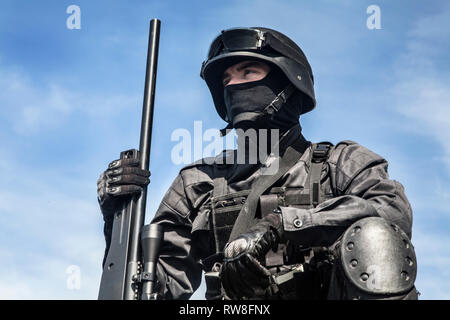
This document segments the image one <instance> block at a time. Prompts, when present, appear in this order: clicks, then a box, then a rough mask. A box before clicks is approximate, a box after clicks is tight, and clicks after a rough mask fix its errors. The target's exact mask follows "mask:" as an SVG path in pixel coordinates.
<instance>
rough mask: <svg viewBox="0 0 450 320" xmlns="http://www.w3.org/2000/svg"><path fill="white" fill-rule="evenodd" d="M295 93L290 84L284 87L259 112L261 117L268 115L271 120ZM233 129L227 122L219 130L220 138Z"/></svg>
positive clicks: (231, 124)
mask: <svg viewBox="0 0 450 320" xmlns="http://www.w3.org/2000/svg"><path fill="white" fill-rule="evenodd" d="M294 92H295V87H294V85H292V84H289V85H288V86H286V87H285V88H284V89H283V90H281V92H280V93H279V94H278V95H277V96H276V97H275V99H273V101H272V102H271V103H269V104H268V105H267V107H265V108H264V110H263V111H262V112H261V117H263V116H266V115H269V116H271V118H273V117H274V115H275V113H277V112H278V111H279V110H280V109H281V108H282V107H283V106H284V105H285V104H286V101H287V100H288V99H289V98H290V97H291V95H292V94H293V93H294ZM231 129H233V123H232V122H228V125H227V126H226V127H225V128H223V129H221V130H220V136H221V137H224V136H225V135H227V133H228V132H230V131H231Z"/></svg>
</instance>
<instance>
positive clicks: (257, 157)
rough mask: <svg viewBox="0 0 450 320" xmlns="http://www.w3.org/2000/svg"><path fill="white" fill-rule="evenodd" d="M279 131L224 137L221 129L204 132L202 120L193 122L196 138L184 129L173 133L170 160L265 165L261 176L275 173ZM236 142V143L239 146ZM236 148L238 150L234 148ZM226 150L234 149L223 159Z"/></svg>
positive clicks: (239, 132) (240, 131) (251, 131)
mask: <svg viewBox="0 0 450 320" xmlns="http://www.w3.org/2000/svg"><path fill="white" fill-rule="evenodd" d="M279 138H280V136H279V130H278V129H270V130H269V129H251V128H250V129H247V130H243V129H235V130H234V131H230V132H229V133H228V134H227V135H226V136H225V138H223V137H221V136H220V131H219V130H218V129H207V130H205V131H203V126H202V121H194V131H193V135H192V134H191V132H190V131H189V130H187V129H185V128H179V129H176V130H174V131H173V132H172V135H171V141H174V142H177V144H176V145H175V146H173V147H172V151H171V160H172V163H174V164H177V165H178V164H190V163H192V162H193V161H194V159H203V161H204V162H205V163H206V164H213V163H216V164H219V165H221V164H256V163H261V164H263V167H262V169H261V170H262V172H261V173H262V174H274V173H275V172H276V171H277V170H278V162H279V161H278V160H279V145H278V141H279ZM236 142H237V143H236ZM236 145H237V148H235V147H236ZM223 150H231V154H230V153H228V156H227V155H225V156H221V155H222V154H223Z"/></svg>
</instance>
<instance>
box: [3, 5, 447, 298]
mask: <svg viewBox="0 0 450 320" xmlns="http://www.w3.org/2000/svg"><path fill="white" fill-rule="evenodd" d="M72 4H75V5H78V6H79V7H80V9H81V29H79V30H69V29H67V27H66V20H67V18H68V17H69V14H67V13H66V9H67V7H68V6H69V5H72ZM373 4H375V5H378V6H379V7H380V10H381V29H379V30H369V29H368V28H367V27H366V20H367V18H368V17H369V15H368V14H367V13H366V9H367V7H368V6H369V5H373ZM154 17H157V18H159V19H161V20H162V29H161V40H160V56H159V57H160V58H159V69H158V78H157V94H156V101H155V102H156V109H155V119H154V133H153V140H152V154H151V164H150V166H151V171H152V182H151V184H150V186H149V192H148V193H149V196H148V197H149V198H148V203H149V204H148V210H147V220H150V219H151V217H152V216H153V213H154V212H155V210H156V208H157V206H158V205H159V202H160V200H161V198H162V196H163V195H164V193H165V191H166V190H167V188H168V187H169V185H170V184H171V182H172V180H173V179H174V178H175V176H176V175H177V173H178V170H179V169H180V168H181V167H182V165H176V164H174V163H173V162H172V161H171V150H172V148H173V147H174V145H175V144H176V143H175V142H173V141H171V139H170V137H171V133H172V132H173V131H174V130H175V129H178V128H185V129H187V130H189V131H191V132H192V131H193V127H194V121H197V120H201V121H203V122H202V126H203V128H204V129H207V128H222V127H223V125H224V123H223V121H222V120H221V119H220V118H219V117H218V116H217V115H216V113H215V110H214V107H213V105H212V100H211V98H210V95H209V91H208V89H207V87H206V85H205V84H204V82H203V80H202V79H201V78H200V77H199V71H200V65H201V62H202V61H203V59H204V58H205V56H206V52H207V49H208V46H209V44H210V42H211V40H212V39H213V38H214V37H215V36H216V35H217V34H218V33H219V32H220V30H222V29H226V28H230V27H236V26H266V27H269V28H274V29H277V30H279V31H281V32H283V33H285V34H286V35H288V36H289V37H291V38H292V39H293V40H294V41H296V42H297V43H298V44H299V45H300V46H301V47H302V48H303V49H304V51H305V53H306V55H307V56H308V59H309V61H310V63H311V65H312V68H313V71H314V76H315V83H316V85H315V89H316V97H317V100H318V106H317V108H316V109H315V110H314V111H313V112H311V113H309V114H307V115H304V116H302V117H301V119H300V121H301V124H302V126H303V132H304V135H305V136H306V137H307V138H308V139H310V140H312V141H322V140H328V141H332V142H334V143H337V142H339V141H341V140H345V139H350V140H354V141H357V142H358V143H360V144H362V145H364V146H366V147H368V148H370V149H372V150H373V151H375V152H377V153H378V154H380V155H382V156H384V157H385V158H386V159H387V160H388V161H389V164H390V165H389V170H390V171H389V172H390V175H391V177H392V178H393V179H396V180H398V181H400V182H401V183H402V184H403V185H404V186H405V190H406V194H407V196H408V198H409V200H410V202H411V204H412V208H413V211H414V225H413V243H414V245H415V248H416V253H417V256H418V265H419V270H418V277H417V281H416V285H417V288H418V289H419V291H420V292H421V293H422V295H421V298H423V299H450V271H449V270H450V234H449V233H448V232H447V230H448V228H449V226H450V213H449V211H450V210H449V209H448V208H450V188H449V186H448V182H449V177H450V146H449V144H448V143H447V140H448V138H449V137H450V110H449V107H448V101H450V66H449V61H450V59H449V54H448V52H450V50H449V49H450V48H449V47H450V43H449V41H448V39H450V5H449V4H448V1H438V0H430V1H427V2H426V3H425V2H423V1H406V0H403V1H400V0H397V1H385V0H383V1H381V0H380V1H358V2H356V1H347V0H339V1H331V0H318V1H306V0H303V1H300V0H296V1H289V0H283V1H280V0H277V1H274V0H265V1H253V0H246V1H226V2H222V1H221V2H211V1H164V2H163V1H133V5H131V4H130V2H128V1H86V0H84V1H82V0H73V1H39V2H38V1H12V0H11V1H8V0H3V1H2V2H1V4H0V87H1V89H2V90H0V105H1V108H0V139H1V141H2V143H1V144H0V172H1V174H2V183H1V184H0V261H2V267H1V268H0V298H2V299H96V297H97V290H98V285H99V280H100V276H101V259H102V256H103V248H104V240H103V235H102V219H101V215H100V212H99V209H98V206H97V201H96V180H97V178H98V176H99V174H100V173H101V172H102V171H103V170H104V169H105V167H106V165H107V164H108V162H109V161H111V160H114V159H116V158H117V157H118V156H119V153H120V151H123V150H126V149H129V148H137V147H138V144H139V129H140V117H141V108H142V94H143V85H144V75H145V74H144V73H145V71H144V68H145V59H146V50H147V38H148V22H149V20H150V19H151V18H154ZM192 160H195V159H192ZM71 266H76V267H77V268H79V269H78V270H79V271H80V280H81V282H80V287H79V289H77V288H75V289H70V286H69V287H68V285H67V282H68V279H69V278H70V274H69V273H68V272H69V271H70V270H72V269H70V268H71ZM202 290H203V286H202V287H201V289H200V290H199V291H198V292H197V293H196V294H195V295H194V298H197V299H201V298H202V297H203V291H202Z"/></svg>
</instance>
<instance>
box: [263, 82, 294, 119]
mask: <svg viewBox="0 0 450 320" xmlns="http://www.w3.org/2000/svg"><path fill="white" fill-rule="evenodd" d="M294 92H295V87H294V86H293V85H292V84H289V85H288V86H287V87H286V88H284V89H283V90H281V92H280V93H279V94H278V95H277V96H276V97H275V99H273V101H272V102H271V103H269V105H268V106H267V107H265V108H264V110H263V112H262V113H263V114H264V115H270V116H272V117H273V116H274V114H275V113H276V112H278V111H279V110H280V109H281V107H283V106H284V104H285V103H286V101H287V100H288V99H289V97H290V96H291V95H292V94H293V93H294Z"/></svg>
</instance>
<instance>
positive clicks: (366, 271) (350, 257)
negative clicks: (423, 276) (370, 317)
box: [339, 217, 417, 295]
mask: <svg viewBox="0 0 450 320" xmlns="http://www.w3.org/2000/svg"><path fill="white" fill-rule="evenodd" d="M339 250H340V260H341V263H342V267H343V271H344V272H343V273H344V276H345V278H347V280H348V281H349V282H350V283H351V284H353V285H354V286H355V287H356V288H357V289H359V290H361V291H363V292H365V293H367V294H369V295H374V294H375V295H378V294H381V295H398V294H401V293H405V292H408V291H410V290H411V289H412V288H413V287H414V281H415V279H416V274H417V261H416V255H415V252H414V247H413V245H412V244H411V241H410V240H409V238H408V236H407V235H406V233H405V232H403V231H402V230H401V229H400V227H398V226H397V225H395V224H393V223H390V222H388V221H386V220H385V219H383V218H379V217H370V218H364V219H361V220H359V221H357V222H356V223H354V224H352V225H351V226H350V227H349V228H348V229H347V230H346V231H345V233H344V235H343V237H342V241H341V247H340V249H339Z"/></svg>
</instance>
